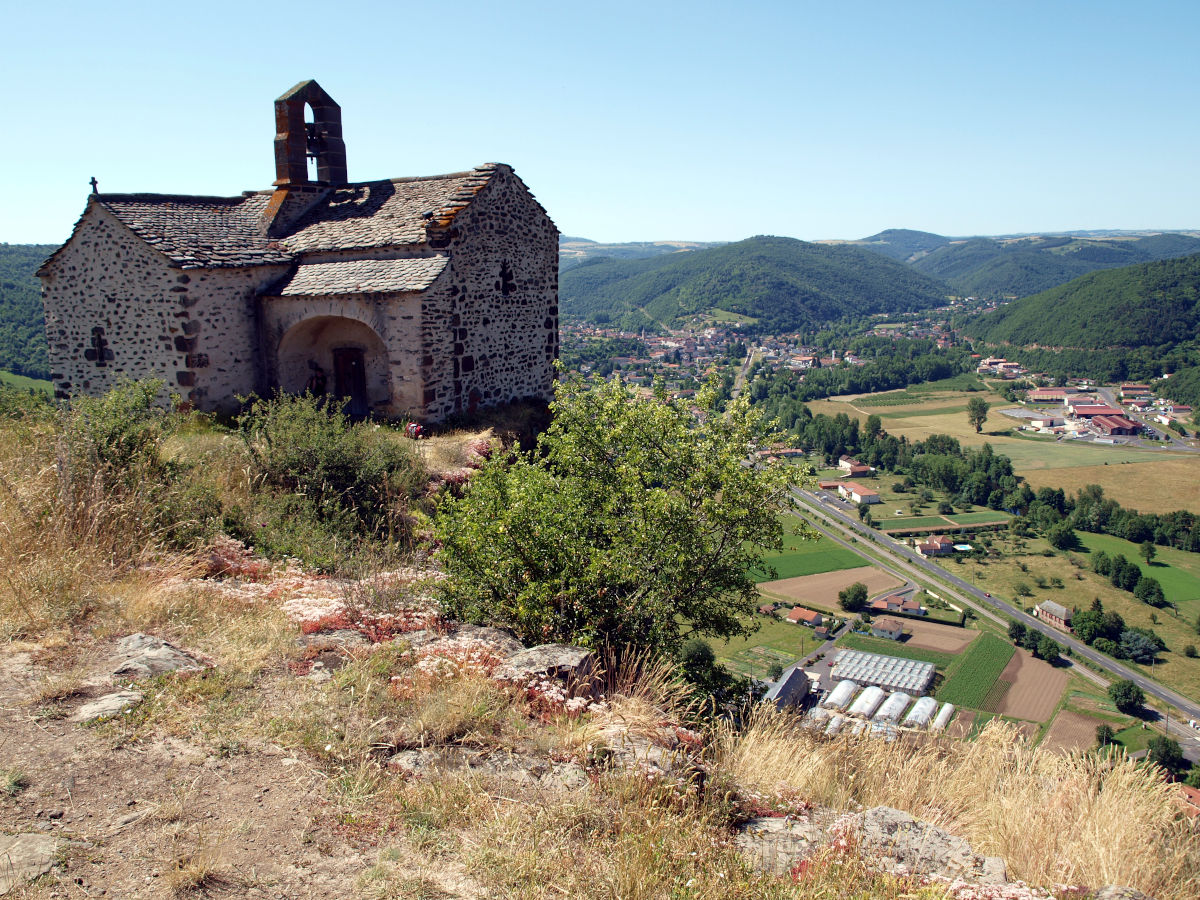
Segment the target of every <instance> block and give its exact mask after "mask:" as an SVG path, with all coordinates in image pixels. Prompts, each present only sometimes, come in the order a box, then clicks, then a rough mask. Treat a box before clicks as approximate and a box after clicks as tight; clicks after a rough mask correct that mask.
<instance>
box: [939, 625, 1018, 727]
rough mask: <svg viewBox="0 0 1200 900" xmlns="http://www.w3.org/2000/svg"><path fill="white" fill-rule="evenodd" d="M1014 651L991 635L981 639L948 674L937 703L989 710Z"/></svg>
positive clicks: (1006, 643) (1010, 645)
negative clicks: (987, 706)
mask: <svg viewBox="0 0 1200 900" xmlns="http://www.w3.org/2000/svg"><path fill="white" fill-rule="evenodd" d="M1014 650H1015V648H1014V647H1013V645H1012V644H1010V643H1009V642H1008V641H1006V640H1003V639H1002V638H998V637H996V636H995V635H992V634H983V635H980V637H979V639H978V640H976V641H975V642H974V643H972V644H971V647H970V649H968V650H967V652H966V653H965V654H963V655H962V656H961V657H959V661H958V664H957V665H956V666H955V667H954V669H953V671H952V672H950V673H948V674H947V677H946V680H945V681H944V682H943V683H942V686H941V689H939V690H938V692H937V698H938V700H941V701H944V702H946V703H953V704H954V705H955V706H969V707H972V708H974V709H986V707H985V705H984V704H985V701H986V700H987V699H988V696H989V694H990V693H991V691H992V688H993V686H994V685H995V684H996V681H997V679H999V677H1000V673H1001V672H1003V671H1004V668H1005V666H1007V665H1008V661H1009V660H1010V659H1012V656H1013V652H1014Z"/></svg>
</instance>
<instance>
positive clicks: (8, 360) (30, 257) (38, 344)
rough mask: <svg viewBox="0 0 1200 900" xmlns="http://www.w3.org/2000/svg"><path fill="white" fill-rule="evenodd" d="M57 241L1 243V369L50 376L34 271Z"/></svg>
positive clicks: (33, 376)
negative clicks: (49, 242) (45, 242)
mask: <svg viewBox="0 0 1200 900" xmlns="http://www.w3.org/2000/svg"><path fill="white" fill-rule="evenodd" d="M57 247H58V245H57V244H0V369H8V370H9V371H12V372H16V373H18V374H20V375H28V376H29V377H30V378H49V377H50V363H49V360H48V358H47V356H46V326H45V321H44V320H43V318H42V287H41V285H40V284H39V283H38V280H37V278H36V277H35V276H34V274H33V273H34V272H36V271H37V267H38V266H39V265H41V264H42V263H43V262H44V261H45V259H46V257H47V256H49V255H50V254H51V253H53V252H54V251H55V250H56V249H57Z"/></svg>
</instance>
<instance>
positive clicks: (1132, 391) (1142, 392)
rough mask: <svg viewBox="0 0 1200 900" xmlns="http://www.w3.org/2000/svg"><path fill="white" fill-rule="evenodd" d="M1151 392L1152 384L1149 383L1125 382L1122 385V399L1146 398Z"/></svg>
mask: <svg viewBox="0 0 1200 900" xmlns="http://www.w3.org/2000/svg"><path fill="white" fill-rule="evenodd" d="M1150 394H1151V391H1150V385H1148V384H1123V385H1121V399H1122V400H1144V399H1145V398H1147V397H1149V396H1150Z"/></svg>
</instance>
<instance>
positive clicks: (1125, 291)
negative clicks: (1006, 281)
mask: <svg viewBox="0 0 1200 900" xmlns="http://www.w3.org/2000/svg"><path fill="white" fill-rule="evenodd" d="M1198 328H1200V254H1198V255H1195V256H1187V257H1184V258H1182V259H1168V260H1160V261H1158V262H1152V263H1143V264H1141V265H1136V266H1127V267H1125V268H1121V269H1112V270H1108V271H1103V272H1093V273H1091V274H1089V275H1084V276H1083V277H1081V278H1076V279H1075V280H1074V281H1071V282H1069V283H1068V284H1064V285H1060V286H1059V287H1056V288H1052V289H1050V290H1048V291H1043V292H1042V293H1040V294H1035V295H1034V296H1032V297H1026V298H1024V299H1022V300H1016V301H1014V302H1012V303H1010V304H1008V305H1007V306H1004V307H1001V308H1000V309H998V310H996V311H994V312H991V313H988V314H987V315H984V316H981V317H980V318H978V319H976V320H975V321H973V322H970V323H968V324H967V325H965V326H964V327H963V332H964V333H965V334H967V335H968V336H970V337H975V338H981V339H982V340H985V341H988V342H990V343H1008V344H1015V345H1018V346H1030V345H1035V344H1036V345H1039V346H1042V347H1073V348H1083V349H1104V348H1109V347H1128V348H1132V347H1148V346H1154V347H1168V346H1173V345H1176V344H1180V343H1183V342H1185V341H1192V340H1195V339H1196V338H1197V329H1198Z"/></svg>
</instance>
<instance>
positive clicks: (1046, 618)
mask: <svg viewBox="0 0 1200 900" xmlns="http://www.w3.org/2000/svg"><path fill="white" fill-rule="evenodd" d="M1034 615H1036V616H1037V617H1038V618H1039V619H1041V620H1042V621H1043V622H1049V623H1050V624H1051V625H1053V626H1054V627H1055V628H1059V629H1061V630H1063V631H1067V632H1069V631H1070V630H1071V611H1070V610H1069V609H1067V608H1066V607H1065V606H1063V605H1061V604H1059V603H1055V602H1054V601H1053V600H1043V601H1042V602H1041V603H1039V604H1038V605H1037V606H1035V607H1034Z"/></svg>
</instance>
